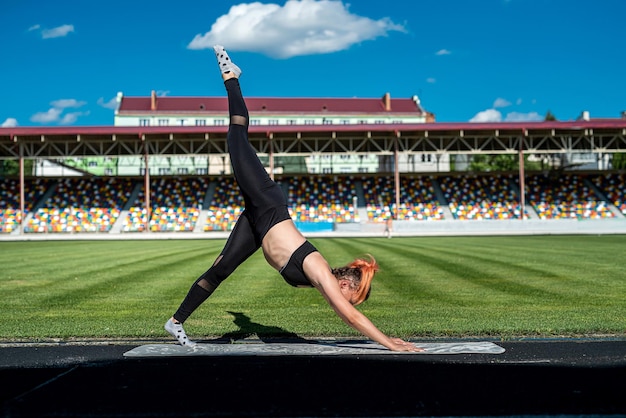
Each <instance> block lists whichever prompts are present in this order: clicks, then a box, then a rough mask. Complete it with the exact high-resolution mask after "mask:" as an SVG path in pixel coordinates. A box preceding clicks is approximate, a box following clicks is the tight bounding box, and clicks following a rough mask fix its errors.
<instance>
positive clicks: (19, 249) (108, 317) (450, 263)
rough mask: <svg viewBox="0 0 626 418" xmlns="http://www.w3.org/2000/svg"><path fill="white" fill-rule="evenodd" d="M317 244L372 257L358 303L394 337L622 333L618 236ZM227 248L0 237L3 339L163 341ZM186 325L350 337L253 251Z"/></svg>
mask: <svg viewBox="0 0 626 418" xmlns="http://www.w3.org/2000/svg"><path fill="white" fill-rule="evenodd" d="M311 241H312V242H313V244H314V245H315V246H317V248H318V249H319V250H320V251H321V252H322V254H324V255H325V256H326V257H327V258H328V260H329V262H330V263H331V264H332V265H343V264H345V263H347V262H348V261H350V260H351V259H352V258H353V257H354V256H358V255H364V254H367V253H370V254H373V255H374V256H375V257H376V259H377V260H378V262H379V264H380V267H381V271H380V273H379V274H378V275H377V276H376V278H375V279H374V283H373V286H372V295H371V297H370V299H369V300H368V301H367V302H365V303H364V304H363V305H361V306H360V307H359V309H360V310H361V311H362V312H364V313H365V314H366V315H367V316H368V317H369V318H370V319H371V320H372V321H373V322H374V323H375V324H376V325H377V326H378V327H379V328H380V329H381V330H383V332H386V333H387V334H390V335H392V336H398V337H403V338H410V339H419V338H430V337H452V338H457V337H466V336H472V337H490V338H503V339H508V338H517V337H523V336H534V337H552V336H595V335H618V336H626V270H625V269H624V260H625V256H626V236H528V237H426V238H423V237H413V238H393V239H385V238H319V239H315V238H314V239H311ZM224 242H225V241H224V240H159V241H157V240H154V241H47V242H0V266H1V267H0V310H1V312H2V313H3V315H2V316H3V321H1V322H0V339H2V340H4V341H18V340H19V341H24V340H48V339H57V338H60V339H72V338H77V339H89V338H93V339H101V338H105V339H106V338H115V339H118V338H132V339H143V338H148V339H156V338H166V334H165V332H164V330H163V328H162V327H163V323H164V322H165V321H166V320H167V318H169V317H170V316H171V314H172V313H173V312H174V311H175V310H176V308H177V307H178V304H179V303H180V301H181V300H182V298H183V297H184V296H185V294H186V293H187V291H188V289H189V286H190V285H191V284H192V283H193V281H194V280H195V279H196V278H197V276H199V275H200V274H201V273H203V272H204V271H205V270H206V269H207V268H208V267H209V266H210V265H211V263H212V262H213V260H214V259H215V257H216V256H217V254H218V253H219V251H220V250H221V248H222V246H223V244H224ZM186 329H187V332H188V333H189V334H190V336H191V337H192V338H196V339H203V338H207V339H208V338H213V337H220V336H224V335H229V336H230V337H243V336H246V335H254V334H256V335H257V336H260V337H269V336H293V335H297V336H300V337H304V338H313V337H318V338H322V337H356V336H358V334H357V333H356V332H355V331H353V330H352V329H351V328H349V327H348V326H346V325H344V324H343V323H342V322H341V320H340V319H339V318H338V317H337V316H336V315H335V314H334V313H333V311H332V310H331V309H330V307H329V306H328V305H327V304H326V302H325V301H324V300H323V298H322V297H321V295H320V294H319V293H318V292H317V291H316V290H315V289H296V288H292V287H291V286H289V285H287V284H286V283H285V282H284V281H283V279H282V278H281V276H280V275H279V274H278V273H277V272H275V271H274V270H273V269H272V268H271V267H269V266H268V265H267V264H266V262H265V260H264V258H263V256H262V254H261V253H260V252H259V253H257V254H255V255H254V256H253V257H252V258H251V259H249V260H248V261H247V262H246V263H245V264H244V265H242V266H241V267H240V268H239V269H238V270H237V271H236V272H235V274H234V275H233V276H232V277H231V278H229V279H228V280H227V281H225V282H224V283H223V284H222V286H220V288H219V289H218V290H217V291H216V292H215V294H214V295H213V296H212V297H211V298H210V299H209V300H208V301H207V302H206V303H205V304H204V305H202V306H201V307H200V309H199V310H198V311H196V312H195V314H194V315H192V317H191V318H190V319H189V320H188V321H187V323H186Z"/></svg>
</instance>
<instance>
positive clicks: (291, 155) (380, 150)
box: [0, 92, 626, 237]
mask: <svg viewBox="0 0 626 418" xmlns="http://www.w3.org/2000/svg"><path fill="white" fill-rule="evenodd" d="M248 102H249V106H250V112H251V121H250V122H251V126H250V142H251V144H252V145H253V147H254V148H255V149H256V151H257V153H258V155H259V156H260V157H261V158H262V160H263V161H264V163H265V164H266V169H267V170H268V172H269V173H270V175H271V176H272V177H273V178H274V179H275V180H276V181H277V182H279V183H280V184H281V186H282V188H283V190H284V192H285V194H286V196H287V198H288V203H289V209H290V213H291V215H292V218H293V219H294V221H296V222H298V225H299V227H300V228H302V229H303V230H304V231H306V232H333V231H334V232H344V231H349V232H360V233H373V234H376V233H379V232H380V229H381V226H382V225H384V224H385V222H386V221H387V220H388V219H392V220H393V222H394V224H395V225H394V226H393V228H394V230H396V231H397V232H403V233H408V234H411V233H412V234H419V233H420V232H426V233H437V232H442V233H444V232H445V233H450V232H452V233H454V232H455V231H456V232H458V231H463V230H467V229H468V228H469V231H470V232H478V231H479V230H481V229H482V230H491V231H496V232H497V231H498V230H503V231H507V230H508V231H510V232H523V231H529V232H533V231H539V232H542V231H543V232H565V233H568V232H569V233H572V232H578V231H585V230H593V229H597V230H598V231H602V230H603V228H605V229H604V230H606V231H613V232H618V231H622V232H624V231H626V230H625V229H624V227H623V225H624V223H623V222H619V221H622V220H624V215H625V214H626V199H625V198H624V196H625V194H624V191H625V190H626V182H625V177H624V174H623V171H620V169H621V168H623V167H622V165H623V162H622V156H623V152H624V150H625V149H626V138H625V136H626V135H625V130H626V117H622V118H619V119H618V118H616V119H596V120H594V119H590V118H589V117H588V115H584V114H583V118H581V119H580V120H577V121H568V122H558V121H546V122H532V123H496V124H486V123H436V122H435V121H434V119H435V116H434V115H433V114H432V113H429V112H427V111H425V110H424V109H423V107H422V105H421V103H420V100H419V98H418V97H412V98H410V99H392V98H391V97H390V96H389V94H388V93H386V94H385V95H384V96H383V97H382V98H381V99H337V98H329V99H309V98H293V99H277V98H263V97H259V98H251V99H249V100H248ZM226 124H227V110H226V103H225V99H224V98H219V97H157V96H156V94H155V93H154V92H152V94H151V96H149V97H124V95H123V94H122V93H120V94H119V95H118V109H117V110H116V112H115V122H114V126H112V127H84V128H76V127H72V128H2V129H1V130H0V158H2V160H3V161H5V162H4V164H3V166H4V167H7V168H5V169H4V171H5V173H4V174H2V173H0V175H2V178H3V180H2V183H1V189H0V192H1V195H0V196H1V198H2V200H0V222H1V224H0V226H1V228H0V230H1V231H2V233H3V235H4V234H9V235H11V236H17V235H23V234H40V233H44V234H49V233H106V234H119V233H127V232H133V233H134V232H193V233H195V234H202V233H208V232H213V231H228V230H229V229H230V228H232V225H233V224H234V222H235V221H236V219H237V217H238V214H239V212H240V211H241V206H242V201H241V198H240V197H238V193H237V188H236V185H235V184H234V180H233V178H232V175H231V173H230V163H229V160H228V150H227V147H226V143H225V134H226V127H225V125H226ZM498 159H499V160H500V163H496V162H494V163H493V164H491V165H489V164H485V163H484V161H498ZM481 162H483V163H482V166H481V165H480V163H481ZM11 164H12V167H13V170H12V171H11V170H10V169H9V167H10V166H11ZM27 170H28V172H27ZM7 171H9V175H7V174H6V172H7ZM522 190H523V191H524V193H522V192H521V191H522ZM484 220H489V221H508V222H503V223H501V224H498V223H497V222H489V223H485V222H477V223H476V225H474V226H472V224H471V223H468V222H465V221H484ZM511 220H520V221H521V222H518V223H515V222H510V221H511ZM554 220H560V221H566V220H567V221H570V222H561V223H557V222H552V221H554ZM574 220H575V221H581V222H584V223H581V222H571V221H574ZM598 220H603V221H605V222H603V223H600V222H596V221H598ZM431 221H436V222H431ZM477 225H479V226H477ZM592 225H593V226H592ZM126 237H128V236H126Z"/></svg>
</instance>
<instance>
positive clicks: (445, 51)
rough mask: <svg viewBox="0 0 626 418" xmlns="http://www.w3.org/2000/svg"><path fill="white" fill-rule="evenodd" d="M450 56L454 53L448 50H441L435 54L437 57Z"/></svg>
mask: <svg viewBox="0 0 626 418" xmlns="http://www.w3.org/2000/svg"><path fill="white" fill-rule="evenodd" d="M450 54H452V52H451V51H449V50H447V49H440V50H439V51H437V52H435V55H450Z"/></svg>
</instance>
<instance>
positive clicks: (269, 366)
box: [0, 339, 626, 417]
mask: <svg viewBox="0 0 626 418" xmlns="http://www.w3.org/2000/svg"><path fill="white" fill-rule="evenodd" d="M138 345H141V344H131V343H124V344H122V343H116V344H112V343H100V344H58V345H45V346H36V345H30V344H22V345H20V344H4V345H0V387H1V388H2V390H1V391H0V402H1V409H0V411H1V412H2V416H4V417H33V416H36V417H46V416H57V417H58V416H62V417H66V416H77V417H78V416H80V417H89V416H92V417H105V416H107V417H108V416H116V417H124V416H129V417H143V416H146V417H147V416H154V417H183V416H233V417H234V416H250V417H257V416H350V417H371V416H512V415H515V416H520V415H533V416H537V415H540V416H547V415H553V416H557V415H558V416H611V417H615V416H625V417H626V339H613V340H593V339H591V340H530V341H511V342H502V343H501V342H498V345H500V346H502V347H504V348H505V349H506V352H505V353H503V354H499V355H488V354H471V355H466V354H458V355H389V354H387V355H367V356H354V355H351V356H347V355H341V356H314V355H312V356H275V357H263V356H232V355H231V356H217V357H185V358H143V359H141V358H140V359H137V358H128V357H123V353H125V352H127V351H129V350H131V349H132V348H135V347H137V346H138Z"/></svg>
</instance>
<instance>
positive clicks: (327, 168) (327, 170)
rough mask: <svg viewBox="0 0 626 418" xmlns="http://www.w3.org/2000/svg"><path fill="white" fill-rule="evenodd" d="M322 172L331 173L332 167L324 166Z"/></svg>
mask: <svg viewBox="0 0 626 418" xmlns="http://www.w3.org/2000/svg"><path fill="white" fill-rule="evenodd" d="M322 174H333V169H332V167H325V168H322Z"/></svg>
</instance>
